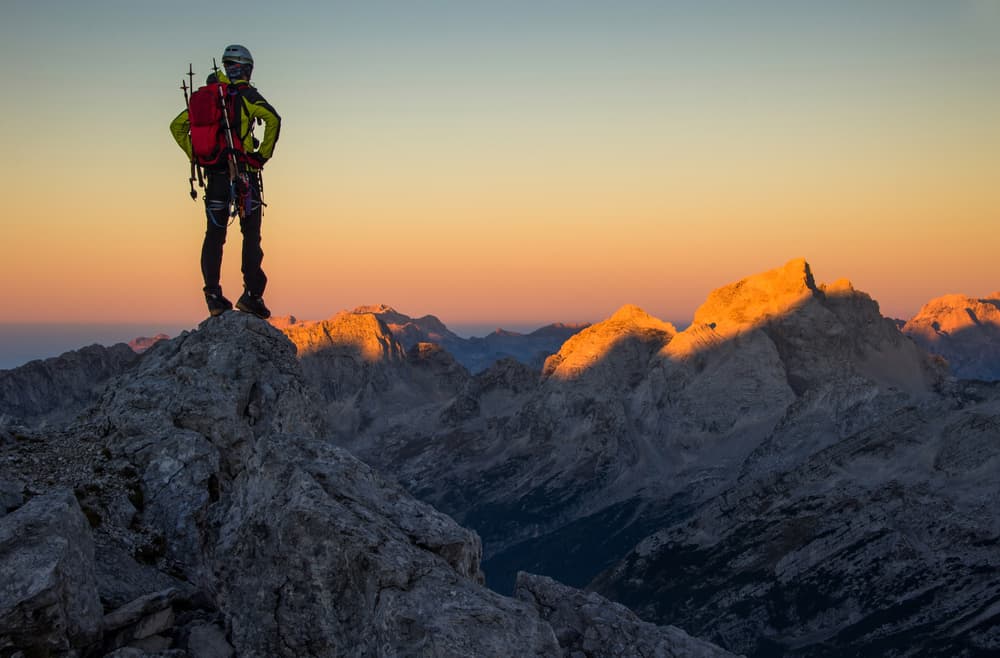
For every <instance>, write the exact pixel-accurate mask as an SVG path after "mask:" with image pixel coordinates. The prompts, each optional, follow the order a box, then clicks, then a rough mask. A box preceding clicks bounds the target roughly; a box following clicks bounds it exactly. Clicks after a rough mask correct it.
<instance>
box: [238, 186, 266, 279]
mask: <svg viewBox="0 0 1000 658" xmlns="http://www.w3.org/2000/svg"><path fill="white" fill-rule="evenodd" d="M250 181H251V182H250V202H249V204H248V205H249V208H248V209H247V212H246V214H245V215H244V217H243V219H242V220H241V221H240V230H242V231H243V287H244V288H246V292H248V293H250V295H252V296H253V297H261V296H263V294H264V288H266V287H267V275H266V274H264V270H263V269H261V263H262V262H263V261H264V250H263V249H261V246H260V225H261V218H262V213H261V204H260V187H259V186H258V184H257V178H256V176H254V177H251V179H250Z"/></svg>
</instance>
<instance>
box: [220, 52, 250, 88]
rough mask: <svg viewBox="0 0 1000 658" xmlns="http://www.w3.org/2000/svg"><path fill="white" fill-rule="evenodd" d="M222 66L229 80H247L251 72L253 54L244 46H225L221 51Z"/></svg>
mask: <svg viewBox="0 0 1000 658" xmlns="http://www.w3.org/2000/svg"><path fill="white" fill-rule="evenodd" d="M222 68H223V69H225V70H226V77H227V78H229V79H230V80H249V79H250V75H251V74H252V73H253V56H252V55H251V54H250V51H249V50H247V49H246V46H241V45H239V44H233V45H232V46H226V49H225V50H224V51H223V52H222Z"/></svg>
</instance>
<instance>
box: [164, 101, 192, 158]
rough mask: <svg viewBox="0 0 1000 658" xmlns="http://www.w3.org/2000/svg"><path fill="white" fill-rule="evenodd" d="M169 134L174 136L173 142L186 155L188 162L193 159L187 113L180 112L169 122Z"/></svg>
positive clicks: (184, 111)
mask: <svg viewBox="0 0 1000 658" xmlns="http://www.w3.org/2000/svg"><path fill="white" fill-rule="evenodd" d="M170 134H171V135H173V136H174V141H176V142H177V145H178V146H180V147H181V150H182V151H184V153H186V154H187V157H188V160H192V159H194V151H193V150H192V149H191V121H190V120H189V119H188V111H187V110H182V111H181V113H180V114H178V115H177V118H175V119H174V120H173V121H171V122H170Z"/></svg>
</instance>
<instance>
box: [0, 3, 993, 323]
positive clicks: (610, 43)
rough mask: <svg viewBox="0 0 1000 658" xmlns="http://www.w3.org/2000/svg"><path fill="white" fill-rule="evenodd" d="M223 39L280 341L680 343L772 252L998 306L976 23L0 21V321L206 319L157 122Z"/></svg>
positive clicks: (595, 13)
mask: <svg viewBox="0 0 1000 658" xmlns="http://www.w3.org/2000/svg"><path fill="white" fill-rule="evenodd" d="M229 43H241V44H243V45H245V46H247V47H248V48H249V49H250V50H251V52H252V53H253V55H254V57H255V59H256V67H255V71H254V79H253V81H254V83H255V84H256V86H257V87H258V88H259V89H260V91H261V92H262V93H263V95H264V96H265V97H266V98H267V99H268V100H269V101H270V102H271V103H272V104H273V105H274V106H275V107H276V108H277V109H278V111H279V112H280V114H281V115H282V118H283V127H282V134H281V140H280V142H279V144H278V147H277V150H276V154H275V158H274V159H273V161H272V162H271V163H270V164H269V165H268V169H267V171H266V172H265V200H266V201H267V202H268V204H269V207H268V208H267V210H266V211H265V216H264V251H265V254H266V256H265V261H264V266H265V270H266V271H267V273H268V275H269V276H270V279H271V284H270V286H269V287H268V290H267V293H266V299H267V300H268V303H269V305H270V306H271V308H272V310H273V311H274V312H275V314H278V315H284V314H294V315H296V316H298V317H301V318H312V319H318V318H325V317H328V316H330V315H331V314H333V313H334V312H336V311H338V310H340V309H344V308H352V307H354V306H357V305H361V304H374V303H386V304H390V305H392V306H394V307H396V308H397V309H399V310H400V311H402V312H404V313H407V314H409V315H413V316H420V315H423V314H426V313H433V314H435V315H437V316H438V317H440V318H441V319H442V320H444V321H445V322H446V323H448V324H470V323H484V324H488V323H496V324H505V325H508V326H511V325H515V324H520V325H524V324H530V323H537V324H539V325H540V324H544V323H547V322H552V321H567V322H574V321H598V320H601V319H603V318H606V317H607V316H609V315H610V314H611V313H612V312H613V311H614V310H615V309H616V308H618V307H619V306H621V305H622V304H625V303H634V304H638V305H639V306H641V307H643V308H644V309H646V310H647V311H648V312H650V313H652V314H654V315H656V316H658V317H661V318H664V319H668V320H671V321H674V322H679V323H686V322H688V321H690V318H691V316H692V314H693V311H694V309H695V308H696V307H697V306H698V305H699V304H700V303H701V302H702V301H703V300H704V299H705V297H706V296H707V295H708V293H709V292H710V291H711V290H712V289H714V288H716V287H719V286H721V285H724V284H726V283H729V282H731V281H734V280H736V279H739V278H741V277H743V276H746V275H749V274H753V273H755V272H759V271H763V270H767V269H771V268H773V267H777V266H780V265H782V264H783V263H785V262H786V261H787V260H789V259H791V258H794V257H800V256H801V257H805V258H806V259H807V260H808V261H809V262H810V263H811V264H812V266H813V271H814V273H815V275H816V278H817V280H819V281H824V282H832V281H833V280H835V279H838V278H840V277H847V278H849V279H851V280H852V281H853V283H854V285H855V287H857V288H859V289H861V290H864V291H866V292H868V293H870V294H871V295H872V296H873V297H874V298H875V299H876V300H878V301H879V302H880V304H881V306H882V311H883V313H884V314H886V315H889V316H895V317H903V318H906V317H909V316H911V315H912V314H914V313H915V312H916V311H917V309H918V308H919V307H920V306H921V305H922V304H923V303H924V302H926V301H928V300H929V299H931V298H933V297H936V296H938V295H941V294H945V293H951V292H959V293H964V294H968V295H973V296H984V295H986V294H988V293H990V292H992V291H995V290H998V289H1000V258H998V257H997V253H996V250H997V247H998V243H997V238H996V236H997V229H998V220H1000V0H950V1H941V0H881V1H880V0H864V1H860V0H859V1H850V0H848V1H834V0H829V1H827V2H815V1H810V0H794V1H791V0H790V1H780V2H779V1H774V0H762V1H758V2H736V1H728V2H723V1H719V0H701V1H697V2H695V1H691V2H669V1H666V0H661V1H659V2H646V1H630V0H621V1H618V2H612V1H607V2H592V1H587V0H580V1H572V2H571V1H545V0H532V1H530V2H521V1H518V0H506V1H503V2H499V1H497V2H482V1H478V0H455V1H451V2H443V1H434V0H427V1H421V0H410V1H405V2H403V1H400V2H381V1H378V0H374V1H368V2H351V3H344V2H329V3H313V2H310V3H299V2H294V1H289V2H267V3H258V2H245V1H243V2H238V3H203V2H199V3H186V2H170V3H162V2H158V3H151V2H150V3H147V2H125V1H124V0H121V1H114V2H112V1H108V0H95V1H93V2H54V1H47V0H31V1H30V2H29V1H26V0H13V1H11V0H7V1H6V2H5V3H4V9H3V12H2V21H0V55H2V62H3V65H2V70H0V88H2V90H3V92H2V93H3V96H4V112H3V126H4V128H5V134H4V138H3V144H4V147H5V148H4V149H3V157H2V159H0V189H2V190H3V195H2V198H3V212H2V216H3V220H2V222H3V245H4V249H3V258H2V259H0V277H2V280H3V281H4V282H5V283H6V284H7V285H5V286H4V301H3V305H2V310H0V322H14V321H18V322H50V321H51V322H90V321H102V322H118V321H129V322H164V323H170V324H177V323H184V322H189V321H190V322H191V323H192V325H193V324H194V323H196V322H197V321H199V320H201V319H202V318H204V317H205V315H206V312H205V308H204V301H203V299H202V295H201V285H202V283H201V279H200V272H199V267H198V255H199V250H200V243H201V237H202V234H203V231H204V222H205V219H204V211H203V209H202V204H201V201H200V199H199V201H198V202H197V203H194V202H192V201H191V199H190V197H189V196H188V186H187V175H188V167H187V162H186V160H185V157H184V156H183V154H182V153H181V151H180V150H179V149H178V148H177V146H176V145H175V144H174V142H173V140H172V139H171V137H170V134H169V131H168V124H169V122H170V120H171V119H172V118H173V117H174V116H175V115H176V114H177V112H179V111H180V110H181V109H182V107H183V99H182V95H181V91H180V89H179V86H180V83H181V80H182V73H184V72H185V71H187V67H188V63H189V62H191V63H193V65H194V69H195V71H196V73H197V74H198V79H201V80H203V79H204V76H205V74H206V73H208V70H209V66H210V64H211V61H212V58H213V57H219V56H220V55H221V52H222V49H223V47H224V46H225V45H227V44H229ZM230 230H231V233H230V239H229V244H228V245H227V247H228V248H227V251H226V261H225V268H224V275H223V286H224V288H225V290H226V292H227V293H228V294H229V296H230V297H233V298H234V299H235V296H236V295H238V294H239V292H240V285H241V284H240V275H239V242H240V235H239V231H238V228H237V227H236V226H233V227H232V228H231V229H230ZM11 284H12V285H11Z"/></svg>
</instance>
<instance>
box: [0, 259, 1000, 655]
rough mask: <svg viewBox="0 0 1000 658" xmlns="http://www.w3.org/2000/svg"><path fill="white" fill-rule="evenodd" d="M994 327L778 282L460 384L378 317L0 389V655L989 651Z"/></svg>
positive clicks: (805, 277)
mask: <svg viewBox="0 0 1000 658" xmlns="http://www.w3.org/2000/svg"><path fill="white" fill-rule="evenodd" d="M996 308H997V304H996V295H994V296H991V297H989V298H987V299H982V300H975V299H971V298H965V297H959V296H951V297H946V298H941V299H940V300H935V301H934V302H932V303H930V304H928V305H927V307H925V309H924V310H922V311H921V313H920V314H918V316H917V317H916V318H914V319H913V320H911V321H910V322H909V323H905V324H904V323H901V322H898V321H894V320H890V319H887V318H885V317H883V316H882V315H881V313H880V311H879V307H878V304H877V303H876V302H875V300H873V299H871V297H869V296H868V295H867V294H865V293H864V292H861V291H858V290H856V289H855V288H854V287H853V286H852V285H851V284H850V283H849V282H848V281H846V280H839V281H836V282H834V283H832V284H825V283H820V282H818V281H816V280H815V279H814V277H813V273H812V270H811V268H810V267H809V265H808V263H806V262H805V261H804V260H802V259H798V260H793V261H790V262H789V263H787V264H785V265H784V266H782V267H779V268H776V269H774V270H771V271H768V272H763V273H760V274H756V275H753V276H749V277H746V278H745V279H742V280H740V281H736V282H734V283H732V284H730V285H727V286H723V287H721V288H719V289H718V290H715V291H713V292H712V293H710V294H709V295H708V297H707V299H706V301H705V303H704V304H703V305H702V306H701V308H699V309H698V311H697V313H696V314H695V317H694V322H693V323H692V324H691V326H689V327H688V328H686V329H684V330H683V331H679V330H678V329H677V328H676V327H674V326H673V325H671V324H670V323H667V322H663V321H662V320H660V319H658V318H655V317H652V316H650V315H649V314H647V313H645V312H644V311H643V310H642V309H639V308H637V307H635V306H629V305H626V306H624V307H622V308H621V309H620V310H619V311H618V312H617V313H615V314H614V315H613V316H612V317H610V318H608V319H607V320H605V321H603V322H600V323H597V324H595V325H593V326H590V327H576V328H567V327H562V328H558V331H559V332H568V333H567V334H566V335H567V336H568V338H567V339H565V340H564V342H562V343H560V345H559V346H558V348H552V353H551V355H550V356H549V357H548V358H547V359H545V360H544V362H543V361H541V360H531V361H528V362H526V361H525V360H524V355H521V357H520V358H521V360H518V359H514V358H501V359H499V360H495V358H494V357H496V356H498V355H499V352H497V351H495V350H494V351H492V352H488V353H487V352H484V353H482V354H480V355H481V356H482V355H485V356H486V357H488V358H487V360H488V361H489V365H488V367H486V368H485V369H484V370H482V371H477V372H471V371H470V368H469V367H467V366H466V365H464V363H463V362H462V361H461V360H459V359H457V358H456V357H455V355H453V354H452V353H451V352H450V351H449V349H451V348H448V347H445V346H444V345H446V344H447V345H452V344H453V343H454V338H455V337H454V336H453V335H450V332H448V331H447V328H445V327H444V326H443V325H441V324H440V323H439V322H437V321H436V319H435V318H433V317H432V316H428V317H425V318H420V319H418V320H413V319H411V318H407V317H406V316H403V315H401V314H398V313H396V312H395V311H393V310H392V309H389V308H387V307H381V306H380V307H371V308H362V309H357V310H356V311H355V312H352V313H341V314H338V315H336V316H334V317H332V318H330V319H329V320H325V321H322V322H311V323H300V322H291V321H288V322H285V323H278V324H279V325H280V329H281V331H280V332H279V331H276V330H275V328H274V327H272V326H269V325H267V324H265V323H262V322H259V321H257V320H255V319H253V318H247V317H246V316H242V315H239V314H229V315H227V316H224V317H223V318H219V319H213V320H209V321H207V322H205V323H204V324H203V325H202V326H201V327H200V328H199V329H198V330H197V331H196V332H193V333H190V334H185V335H184V336H181V337H179V338H177V339H174V340H172V341H166V342H161V343H159V344H157V345H156V346H154V347H152V348H151V349H150V350H149V352H148V353H147V354H145V355H143V356H142V357H141V358H138V359H137V360H136V359H134V358H133V359H132V361H131V362H125V361H122V362H121V363H115V362H112V361H107V360H106V357H105V356H101V355H99V354H98V355H97V356H98V357H99V359H100V360H99V361H94V360H93V359H90V358H87V359H81V358H77V357H75V356H73V358H71V359H69V360H67V361H63V362H61V363H63V364H65V371H64V372H63V371H60V365H59V363H60V362H56V361H53V362H46V363H45V364H44V366H45V367H44V368H41V369H39V367H38V366H39V364H38V363H36V364H34V366H33V369H31V368H27V367H26V368H25V369H17V370H15V371H7V372H0V390H3V391H5V393H4V395H5V396H7V395H8V392H10V393H9V395H10V399H9V400H8V399H7V398H6V397H5V398H4V399H0V413H4V414H6V415H5V416H4V417H3V419H2V420H0V512H6V515H5V516H3V517H2V518H0V567H2V568H3V573H4V574H7V573H11V574H15V575H16V577H13V578H11V579H9V581H8V582H7V583H6V584H5V586H4V587H3V588H0V594H2V596H0V655H9V654H10V655H13V654H16V653H18V652H21V653H23V654H24V655H42V654H44V652H45V651H49V652H50V654H54V655H59V654H60V652H61V653H62V654H65V655H72V654H73V653H76V654H78V655H101V654H102V653H103V654H108V653H112V654H113V653H115V652H118V653H117V654H116V655H142V654H141V652H143V651H144V652H148V653H152V654H153V655H198V656H201V655H204V656H215V655H231V654H233V653H236V654H239V655H265V654H266V655H293V654H294V655H413V654H418V655H570V656H605V655H608V656H619V655H622V656H626V655H653V656H671V655H678V656H685V655H695V656H697V655H723V654H720V653H719V652H720V651H722V650H721V649H718V648H717V647H716V646H712V645H709V644H706V642H705V641H710V642H713V643H714V644H715V645H718V646H721V647H724V648H725V649H726V650H728V651H732V652H734V653H738V654H745V655H748V656H754V657H761V658H764V657H771V656H797V657H807V656H817V657H818V656H840V655H863V656H868V655H877V656H968V657H973V656H986V655H996V654H997V653H998V652H1000V632H998V629H1000V586H998V583H1000V561H998V559H997V556H998V555H1000V515H998V514H997V513H996V509H995V501H996V500H997V499H998V498H1000V489H998V488H997V482H998V480H1000V384H998V383H995V382H990V381H973V380H969V379H963V378H962V377H958V378H956V377H955V375H956V374H959V375H963V373H965V374H964V375H963V376H966V377H970V378H972V379H978V380H991V379H992V380H995V379H997V378H998V377H1000V375H997V374H991V373H993V370H991V368H993V367H994V366H995V360H993V356H991V355H993V354H997V353H1000V351H998V350H997V346H998V345H1000V343H997V342H996V335H997V334H996V331H997V327H1000V316H998V315H996ZM901 329H902V331H901ZM557 333H558V332H557ZM500 338H502V337H500ZM536 338H539V337H536ZM288 339H290V340H291V341H292V343H289V342H288ZM550 339H551V336H548V337H545V340H550ZM532 340H534V339H532ZM293 344H294V345H293ZM454 344H456V345H457V344H458V343H454ZM499 344H500V343H498V342H493V343H491V345H493V347H492V348H490V349H493V348H495V347H496V346H497V345H499ZM518 344H519V345H520V346H522V347H524V346H525V345H528V343H525V342H523V341H520V342H519V343H518ZM539 344H541V343H539ZM463 345H464V346H465V347H468V345H467V344H463ZM476 349H479V348H478V347H477V348H476ZM477 354H479V353H477ZM92 356H93V355H92ZM467 356H468V355H467ZM477 358H478V357H477ZM74 359H75V360H74ZM100 363H107V364H108V365H107V367H100ZM531 364H535V365H534V366H532V365H531ZM88 368H89V369H91V370H92V372H93V377H88V376H87V369H88ZM121 372H124V373H125V374H124V375H123V376H121V377H120V378H117V379H114V378H113V376H114V375H116V374H118V373H121ZM997 372H1000V371H997ZM55 375H58V376H55ZM106 378H111V379H110V381H111V382H112V383H111V385H110V386H108V387H107V388H105V387H104V386H103V384H102V382H101V379H106ZM4 387H5V388H4ZM102 390H103V391H104V392H103V394H102V393H101V391H102ZM49 394H51V395H52V396H59V399H61V400H63V401H64V402H65V404H59V403H53V398H52V397H47V395H49ZM18 405H20V406H18ZM80 412H85V413H84V415H83V416H82V417H80V419H78V420H76V421H73V422H67V421H68V419H70V418H74V417H76V416H77V415H78V414H79V413H80ZM347 451H349V452H347ZM359 459H360V460H362V461H358V460H359ZM369 465H370V467H369ZM395 482H398V483H399V485H397V484H394V483H395ZM411 495H412V496H415V497H416V499H419V501H422V502H418V501H417V500H415V499H414V498H412V497H411ZM442 512H443V513H444V514H442ZM445 514H447V515H448V516H445ZM452 519H455V520H456V521H457V522H458V523H460V524H461V526H465V527H464V528H463V527H461V526H459V525H456V523H455V522H453V521H452ZM466 528H468V529H466ZM88 547H90V548H88ZM91 554H92V555H93V557H92V558H91V557H90V556H91ZM531 574H543V575H537V576H536V575H531ZM484 577H485V580H486V582H487V583H488V584H489V585H490V586H491V589H492V591H491V590H488V589H485V588H484V587H483V586H482V582H483V580H484ZM556 581H560V582H556ZM574 587H579V588H586V590H587V591H586V592H585V591H582V590H581V589H574ZM502 594H509V595H510V596H509V597H508V596H503V595H502ZM95 597H96V598H95ZM611 600H614V601H617V602H618V603H611ZM95 601H96V603H95ZM619 603H621V604H626V605H627V606H628V609H626V608H624V607H622V605H619ZM654 624H658V625H654ZM671 625H675V626H678V627H680V628H683V629H685V631H687V632H690V633H694V634H695V635H697V636H698V637H699V638H702V639H700V640H698V639H694V638H691V637H689V636H687V635H686V634H685V632H684V631H681V630H678V629H677V628H674V627H672V626H671ZM136 652H140V653H136Z"/></svg>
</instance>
